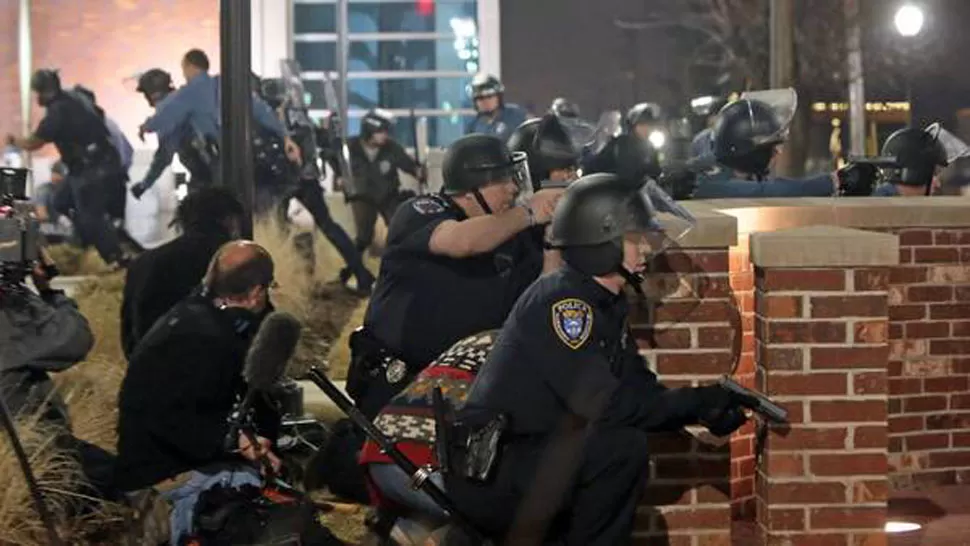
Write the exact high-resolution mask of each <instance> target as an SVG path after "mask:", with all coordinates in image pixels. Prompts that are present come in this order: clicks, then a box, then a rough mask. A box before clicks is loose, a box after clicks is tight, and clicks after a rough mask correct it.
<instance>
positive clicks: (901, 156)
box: [880, 127, 949, 187]
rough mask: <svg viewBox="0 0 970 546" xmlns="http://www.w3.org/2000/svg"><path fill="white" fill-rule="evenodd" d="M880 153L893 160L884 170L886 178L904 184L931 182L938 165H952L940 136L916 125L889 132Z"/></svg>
mask: <svg viewBox="0 0 970 546" xmlns="http://www.w3.org/2000/svg"><path fill="white" fill-rule="evenodd" d="M880 155H882V156H883V157H885V158H887V159H889V158H892V160H893V166H892V167H890V168H886V169H884V170H883V176H885V179H886V181H887V182H889V183H891V184H902V185H904V186H919V187H926V186H928V185H931V184H932V183H933V177H934V176H935V175H936V169H937V167H946V166H947V165H948V164H949V161H948V160H947V154H946V149H945V148H944V147H943V144H942V143H941V142H940V141H939V140H938V138H937V136H936V135H933V134H930V132H929V131H924V130H922V129H916V128H913V127H909V128H906V129H900V130H898V131H896V132H895V133H893V134H891V135H889V138H887V139H886V143H885V144H883V147H882V153H881V154H880Z"/></svg>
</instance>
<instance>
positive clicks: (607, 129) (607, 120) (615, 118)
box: [590, 110, 623, 155]
mask: <svg viewBox="0 0 970 546" xmlns="http://www.w3.org/2000/svg"><path fill="white" fill-rule="evenodd" d="M621 132H623V114H621V113H620V112H619V110H610V111H608V112H604V113H603V115H601V116H600V119H599V122H597V124H596V129H595V130H594V134H593V138H592V141H591V143H590V151H591V152H592V153H593V155H596V154H598V153H600V152H602V151H603V148H606V145H607V144H609V143H610V141H611V140H613V138H614V137H616V136H617V135H619V134H620V133H621Z"/></svg>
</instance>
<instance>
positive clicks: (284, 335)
mask: <svg viewBox="0 0 970 546" xmlns="http://www.w3.org/2000/svg"><path fill="white" fill-rule="evenodd" d="M301 327H302V326H301V324H300V321H299V320H297V319H296V317H294V316H293V315H291V314H289V313H286V312H284V311H274V312H272V313H270V314H269V315H268V316H267V317H266V318H265V319H264V320H263V323H262V324H261V325H260V327H259V330H258V331H257V332H256V335H255V337H254V338H253V342H252V345H250V347H249V351H248V352H247V353H246V361H245V364H244V366H243V373H242V375H243V378H244V379H245V380H246V387H247V388H246V396H245V397H244V398H243V400H242V402H241V403H240V404H239V406H238V407H237V408H236V410H235V411H233V412H232V414H231V415H230V416H229V432H228V433H227V434H226V438H225V444H224V445H225V448H226V451H232V450H235V449H236V445H237V443H238V441H239V430H240V428H241V427H242V423H243V421H244V420H245V419H246V418H247V416H248V414H249V410H250V407H251V406H252V404H253V401H254V400H255V398H256V395H257V394H261V393H266V392H268V391H270V390H271V389H272V388H273V387H274V386H275V385H276V384H277V383H278V382H279V380H280V379H282V377H283V374H284V372H285V371H286V365H287V363H288V362H289V361H290V358H292V357H293V353H295V352H296V345H297V342H298V341H299V340H300V329H301ZM253 440H254V439H253V438H250V441H253Z"/></svg>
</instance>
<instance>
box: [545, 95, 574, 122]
mask: <svg viewBox="0 0 970 546" xmlns="http://www.w3.org/2000/svg"><path fill="white" fill-rule="evenodd" d="M549 111H550V112H552V113H553V114H555V115H557V116H561V117H564V118H578V117H579V106H577V105H576V103H575V102H572V101H570V100H568V99H567V98H565V97H556V100H554V101H552V106H550V107H549Z"/></svg>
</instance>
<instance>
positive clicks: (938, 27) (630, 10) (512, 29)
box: [501, 0, 970, 121]
mask: <svg viewBox="0 0 970 546" xmlns="http://www.w3.org/2000/svg"><path fill="white" fill-rule="evenodd" d="M667 1H670V0H555V2H551V1H549V0H501V6H502V74H503V77H504V80H505V83H506V86H507V88H508V90H509V91H508V98H509V100H511V101H513V102H517V103H520V104H523V105H533V106H534V107H535V108H536V109H538V110H539V111H542V110H545V109H546V108H547V107H548V105H549V104H550V103H551V101H552V99H553V98H555V97H556V96H559V95H564V96H567V97H568V98H570V99H572V100H573V101H575V102H577V103H578V104H579V106H580V108H581V109H583V110H584V113H585V114H586V115H587V116H588V117H592V118H595V117H596V116H597V114H598V112H600V111H602V110H603V109H606V108H610V107H614V108H615V107H617V106H622V107H624V108H626V107H628V106H630V105H632V104H633V103H635V102H641V101H654V102H660V103H661V104H666V105H673V104H677V103H678V102H680V100H679V99H680V98H681V97H683V96H684V94H685V93H686V91H684V90H682V89H681V88H680V87H681V85H682V82H683V78H682V77H680V76H679V73H680V72H681V71H682V69H683V67H682V66H681V63H682V62H683V61H682V59H683V58H684V52H682V51H678V50H677V49H676V46H675V44H673V43H672V41H671V40H670V39H668V38H667V37H666V36H664V35H663V34H662V33H656V32H654V33H651V32H639V33H636V34H637V36H636V38H635V40H636V41H635V42H634V38H632V37H631V36H630V35H629V34H626V33H624V32H623V31H621V30H618V29H616V28H615V27H614V26H613V20H614V19H617V18H619V19H628V20H636V19H637V18H638V16H641V15H642V14H644V13H648V12H649V11H651V10H652V9H653V8H652V6H656V5H658V4H659V3H662V2H667ZM831 2H832V3H833V7H838V6H840V5H841V3H842V0H831ZM879 4H881V5H884V6H885V14H884V15H883V14H880V15H881V17H882V21H874V23H873V24H876V25H878V26H877V27H875V28H873V29H871V30H872V31H878V32H883V31H884V33H885V38H887V39H895V38H898V37H896V36H894V35H893V33H894V32H895V31H894V30H893V27H892V17H893V13H894V12H895V9H896V7H897V5H898V3H897V2H891V1H885V2H883V1H880V2H879ZM921 5H922V6H923V7H924V10H925V12H926V18H927V19H926V24H925V26H924V30H923V33H922V35H921V36H920V37H919V38H918V39H920V40H924V41H925V43H923V44H919V48H918V51H917V53H916V58H917V62H916V63H915V64H916V70H917V72H916V73H915V74H914V78H913V79H914V95H915V99H914V102H915V104H916V114H917V117H919V118H920V119H931V118H932V119H936V118H939V119H944V120H947V121H949V120H950V119H952V116H953V113H954V112H955V111H956V110H957V109H959V108H962V107H970V70H967V62H966V57H965V52H966V51H967V50H968V48H970V33H968V32H967V29H968V28H970V2H968V1H966V0H924V1H923V2H921ZM889 53H892V54H896V52H887V54H889ZM631 67H635V69H636V78H635V79H631V77H630V70H631ZM876 94H882V95H892V94H893V91H892V90H885V89H883V90H880V89H875V88H869V89H868V90H867V95H869V96H870V97H872V96H873V95H876ZM900 95H901V96H904V93H903V92H900Z"/></svg>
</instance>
